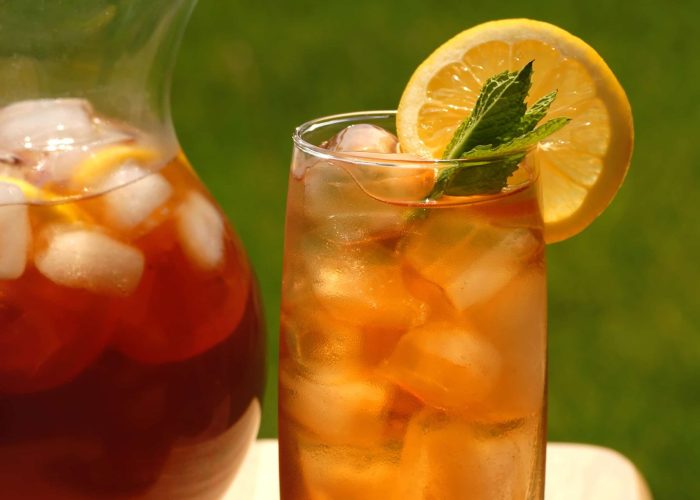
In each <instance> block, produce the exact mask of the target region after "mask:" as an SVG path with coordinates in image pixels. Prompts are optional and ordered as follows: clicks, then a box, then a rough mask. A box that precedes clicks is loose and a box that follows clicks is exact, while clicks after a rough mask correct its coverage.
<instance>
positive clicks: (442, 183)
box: [429, 153, 525, 199]
mask: <svg viewBox="0 0 700 500" xmlns="http://www.w3.org/2000/svg"><path fill="white" fill-rule="evenodd" d="M523 158H525V153H516V154H511V155H509V156H504V157H502V158H495V159H491V160H489V161H483V162H473V163H472V162H470V163H468V164H466V165H455V166H454V167H447V168H446V169H444V170H442V171H441V172H440V175H439V176H438V179H437V181H436V183H435V187H434V188H433V191H432V192H431V193H430V196H429V198H430V199H437V198H440V196H442V195H448V196H472V195H476V194H495V193H498V192H500V191H501V190H502V189H503V188H504V187H506V186H507V184H508V177H510V176H511V175H513V172H515V171H516V170H517V169H518V164H519V163H520V162H521V161H522V160H523Z"/></svg>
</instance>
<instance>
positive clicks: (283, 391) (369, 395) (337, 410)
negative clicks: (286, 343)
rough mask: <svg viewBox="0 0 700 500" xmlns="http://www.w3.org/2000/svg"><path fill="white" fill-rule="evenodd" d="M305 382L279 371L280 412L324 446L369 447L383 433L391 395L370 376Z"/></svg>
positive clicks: (286, 367) (346, 374) (288, 371)
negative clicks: (350, 445) (352, 445)
mask: <svg viewBox="0 0 700 500" xmlns="http://www.w3.org/2000/svg"><path fill="white" fill-rule="evenodd" d="M342 376H343V378H341V374H340V373H337V374H335V375H334V376H333V377H332V378H331V379H325V378H320V377H314V378H309V377H306V376H304V375H302V374H300V373H299V372H297V371H296V370H295V369H294V368H293V366H292V365H291V364H283V365H282V369H281V370H280V411H281V412H282V413H283V414H284V415H285V417H286V418H289V419H291V420H292V421H293V422H295V423H296V424H297V425H299V426H301V427H302V428H303V429H305V430H306V432H310V433H312V434H313V435H314V436H317V437H318V439H320V440H321V442H323V443H326V444H355V445H360V444H366V445H373V444H376V443H377V442H379V441H380V440H381V437H382V436H383V435H384V432H385V430H386V425H387V422H386V413H387V409H388V406H389V404H390V397H391V392H390V388H389V386H388V385H386V384H384V383H382V382H381V381H380V380H379V379H378V378H377V377H373V376H372V374H371V372H359V373H355V372H351V371H347V372H344V373H343V374H342Z"/></svg>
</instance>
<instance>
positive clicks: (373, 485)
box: [299, 444, 400, 500]
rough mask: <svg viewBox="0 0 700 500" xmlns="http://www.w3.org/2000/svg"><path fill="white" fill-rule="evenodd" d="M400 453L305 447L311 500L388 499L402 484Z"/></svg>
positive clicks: (303, 453)
mask: <svg viewBox="0 0 700 500" xmlns="http://www.w3.org/2000/svg"><path fill="white" fill-rule="evenodd" d="M399 455H400V454H399V451H398V450H394V449H384V448H381V447H371V448H360V447H354V446H325V445H306V446H305V445H303V444H302V445H301V446H300V449H299V462H300V468H301V474H302V476H303V478H304V483H305V485H306V490H307V494H308V495H309V497H310V498H309V500H322V499H323V500H340V499H347V500H351V499H360V498H361V499H363V500H373V499H376V500H387V499H390V498H393V497H392V496H391V495H392V491H393V489H394V487H395V484H396V483H397V482H398V481H400V479H399V477H398V476H397V474H398V469H399V468H398V464H399Z"/></svg>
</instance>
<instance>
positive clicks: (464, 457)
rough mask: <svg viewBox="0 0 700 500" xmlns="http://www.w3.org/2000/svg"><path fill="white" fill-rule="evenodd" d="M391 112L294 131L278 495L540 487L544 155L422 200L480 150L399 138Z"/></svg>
mask: <svg viewBox="0 0 700 500" xmlns="http://www.w3.org/2000/svg"><path fill="white" fill-rule="evenodd" d="M394 122H395V113H393V112H369V113H356V114H347V115H338V116H332V117H328V118H322V119H319V120H315V121H312V122H309V123H306V124H304V125H302V126H301V127H299V128H298V129H297V131H296V133H295V135H294V143H295V144H294V156H293V160H292V165H291V173H290V177H289V194H288V204H287V221H286V235H285V257H284V258H285V260H284V275H283V291H282V293H283V298H282V313H281V338H280V382H279V383H280V396H279V398H280V399H279V403H280V416H279V439H280V473H281V490H282V498H283V499H284V500H292V499H326V498H329V499H330V498H332V499H341V498H342V499H355V498H358V499H359V498H362V499H365V500H367V499H381V500H386V499H402V500H403V499H414V498H415V499H428V498H440V499H452V498H469V499H484V500H487V499H488V500H493V499H501V498H502V499H506V498H507V499H513V500H515V499H518V500H523V499H529V498H533V499H534V498H541V497H542V490H543V476H544V453H545V413H544V411H545V380H546V283H545V281H546V280H545V260H544V241H543V235H542V229H543V223H542V217H541V214H540V209H539V206H538V195H537V188H536V183H535V180H536V177H537V175H538V174H537V168H536V167H537V166H536V165H535V164H534V163H535V162H534V160H532V158H533V157H532V155H528V156H525V159H524V160H523V161H522V162H520V166H519V167H518V170H517V171H516V172H515V173H514V174H513V175H512V176H510V178H509V180H508V185H507V187H505V188H504V189H503V190H502V191H500V192H498V193H496V194H493V193H490V194H480V193H477V194H473V195H470V196H442V197H441V198H440V199H439V200H437V201H435V200H426V193H428V192H430V190H431V189H432V188H433V186H434V184H435V181H436V179H437V178H438V177H439V174H440V172H441V171H442V170H443V169H446V168H453V167H454V166H455V165H456V164H458V165H459V164H460V162H469V161H472V160H456V161H455V160H453V161H444V160H425V159H421V158H417V157H413V156H410V155H407V154H405V153H401V152H400V151H399V149H398V145H397V139H396V136H395V135H394V134H393V131H394V129H393V127H394ZM489 162H490V161H489V160H482V161H481V162H474V165H473V166H474V167H476V168H481V167H482V166H485V167H489ZM468 166H470V165H464V164H461V165H460V167H468Z"/></svg>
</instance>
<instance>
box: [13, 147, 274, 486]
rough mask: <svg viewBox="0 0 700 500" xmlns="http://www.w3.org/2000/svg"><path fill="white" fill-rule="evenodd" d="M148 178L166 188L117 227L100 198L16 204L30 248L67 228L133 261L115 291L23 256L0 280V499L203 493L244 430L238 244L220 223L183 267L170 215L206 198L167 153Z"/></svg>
mask: <svg viewBox="0 0 700 500" xmlns="http://www.w3.org/2000/svg"><path fill="white" fill-rule="evenodd" d="M152 175H160V176H162V177H163V178H164V179H165V180H166V181H167V182H168V183H169V184H170V186H171V187H172V194H171V196H170V197H169V199H168V200H167V202H166V203H164V204H163V205H162V206H160V207H158V208H157V209H156V210H155V211H154V212H153V213H152V214H151V215H150V216H149V218H148V219H147V220H146V221H144V222H142V223H140V224H139V225H138V226H137V227H136V228H130V229H129V230H128V231H127V230H121V229H117V228H115V227H111V226H110V225H109V223H108V219H107V216H106V211H105V210H106V209H105V206H106V205H105V196H108V194H102V195H99V196H96V197H91V198H87V199H83V200H79V201H74V202H71V203H67V204H64V205H62V206H61V207H60V208H58V209H57V207H51V206H31V207H30V208H29V216H30V220H31V226H32V234H33V243H32V256H33V257H35V259H36V258H38V257H36V256H39V255H41V254H42V252H45V250H46V247H47V246H48V245H50V237H51V234H53V233H52V231H55V229H54V228H55V227H59V228H61V229H60V230H64V229H65V227H66V225H70V226H71V227H73V226H74V227H77V228H79V229H81V230H83V229H84V230H88V231H91V230H96V231H99V232H101V233H102V234H105V235H107V236H108V237H109V238H112V239H113V240H116V241H119V242H121V243H124V244H126V245H128V246H129V247H131V248H133V249H136V250H137V251H138V252H140V253H141V255H142V256H143V262H144V267H143V271H142V274H141V276H140V279H139V281H138V286H136V287H135V288H134V290H130V291H129V293H112V292H110V291H109V290H106V291H105V290H102V288H100V287H95V286H93V285H89V286H87V287H82V288H81V286H80V285H73V286H66V285H65V284H64V283H56V282H54V281H53V280H52V279H49V278H47V276H45V275H44V274H43V273H42V272H40V270H39V269H38V268H37V266H35V265H34V264H32V262H31V260H30V263H29V264H28V266H27V269H26V270H25V272H24V274H23V275H22V276H21V277H20V278H18V279H16V280H5V281H0V497H1V498H3V499H27V498H32V499H33V498H37V499H39V498H41V499H54V498H58V499H64V498H66V499H67V498H78V499H79V498H163V499H178V498H183V499H184V498H187V499H189V498H217V497H218V496H220V495H221V494H222V492H224V491H225V490H226V488H227V486H228V485H229V483H230V482H231V480H232V478H233V477H234V475H235V473H236V471H237V469H238V466H239V465H240V462H241V460H242V458H243V455H244V453H245V451H246V450H247V448H248V446H249V444H250V442H251V440H252V439H254V436H255V434H256V433H257V428H258V424H259V418H260V413H259V412H260V409H259V402H260V399H261V394H262V390H263V382H264V374H263V369H264V366H263V349H264V340H263V335H264V331H263V330H264V329H263V325H262V322H261V311H260V307H259V302H258V295H257V289H256V285H255V282H254V278H253V277H252V274H251V271H250V269H249V266H248V263H247V260H246V258H245V255H244V253H243V251H242V247H241V246H240V244H239V242H238V240H237V239H236V237H235V236H234V234H233V233H232V231H231V230H230V228H229V227H228V226H227V225H225V227H224V237H223V258H222V260H221V263H219V264H217V265H215V266H210V267H208V268H202V267H201V266H198V265H197V262H196V261H193V259H192V257H191V255H188V252H187V244H185V243H183V240H182V235H181V231H180V232H179V230H178V214H179V213H181V212H180V210H181V209H180V207H181V206H183V203H184V202H185V200H186V199H187V197H188V196H192V194H193V193H194V194H197V195H198V196H201V197H202V198H201V199H203V200H207V202H208V203H210V204H211V206H212V207H215V205H214V204H213V201H212V200H211V198H210V197H209V196H208V195H207V194H206V191H205V190H204V188H203V186H202V185H201V183H200V182H199V180H198V179H197V178H196V176H195V175H194V174H193V173H192V171H191V169H190V167H189V165H187V164H186V162H185V161H184V159H182V158H180V159H176V160H174V161H173V162H171V163H170V164H169V165H167V166H165V167H164V168H163V169H161V170H160V171H159V172H157V173H153V174H152ZM138 182H140V181H137V183H138ZM127 188H129V186H125V187H119V188H117V190H116V191H114V192H117V191H119V190H120V189H127ZM216 211H217V212H218V209H216ZM222 217H223V216H222ZM221 220H223V218H222V219H221ZM203 223H206V221H204V222H203ZM117 278H119V277H117Z"/></svg>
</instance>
